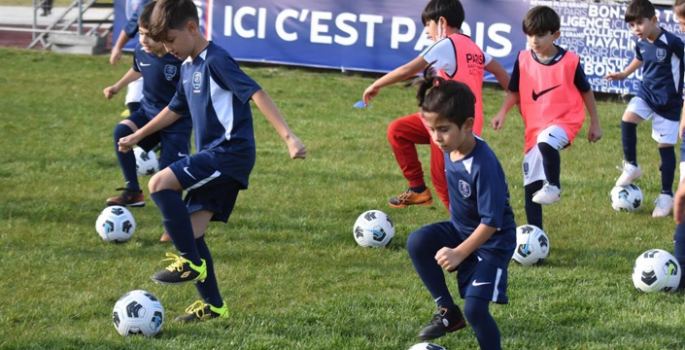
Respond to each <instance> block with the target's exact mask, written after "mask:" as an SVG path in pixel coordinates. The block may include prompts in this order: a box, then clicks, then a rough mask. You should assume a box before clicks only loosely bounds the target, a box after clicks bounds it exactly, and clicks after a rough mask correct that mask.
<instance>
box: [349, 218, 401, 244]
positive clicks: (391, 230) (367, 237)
mask: <svg viewBox="0 0 685 350" xmlns="http://www.w3.org/2000/svg"><path fill="white" fill-rule="evenodd" d="M352 234H353V235H354V239H355V240H356V241H357V243H358V244H359V245H360V246H362V247H385V246H387V245H388V244H389V243H390V241H392V239H393V237H395V225H393V223H392V221H391V220H390V217H389V216H388V215H386V214H385V213H384V212H382V211H380V210H369V211H366V212H364V213H362V214H361V215H359V217H358V218H357V221H356V222H355V223H354V227H353V228H352Z"/></svg>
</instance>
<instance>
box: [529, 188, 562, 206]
mask: <svg viewBox="0 0 685 350" xmlns="http://www.w3.org/2000/svg"><path fill="white" fill-rule="evenodd" d="M559 200H561V189H560V188H559V187H557V186H553V185H550V184H549V183H545V185H544V186H542V189H540V191H537V192H535V194H534V195H533V202H535V203H537V204H554V203H556V202H558V201H559Z"/></svg>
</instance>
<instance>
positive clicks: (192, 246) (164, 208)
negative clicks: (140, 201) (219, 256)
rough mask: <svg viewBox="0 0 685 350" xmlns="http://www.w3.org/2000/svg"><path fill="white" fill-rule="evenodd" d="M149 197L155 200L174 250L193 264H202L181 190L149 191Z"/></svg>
mask: <svg viewBox="0 0 685 350" xmlns="http://www.w3.org/2000/svg"><path fill="white" fill-rule="evenodd" d="M150 197H151V198H152V200H154V201H155V204H157V207H158V208H159V211H160V213H162V223H164V227H165V228H166V232H168V233H169V236H171V241H172V242H173V243H174V246H175V247H176V250H178V251H179V253H180V254H181V256H182V257H184V258H186V259H188V260H190V261H191V262H192V263H193V264H195V265H197V266H199V265H202V260H201V259H200V253H198V249H197V245H196V243H195V236H194V234H193V226H192V224H191V223H190V215H188V208H186V204H185V203H184V202H183V198H182V197H181V192H176V191H174V190H161V191H157V192H155V193H150Z"/></svg>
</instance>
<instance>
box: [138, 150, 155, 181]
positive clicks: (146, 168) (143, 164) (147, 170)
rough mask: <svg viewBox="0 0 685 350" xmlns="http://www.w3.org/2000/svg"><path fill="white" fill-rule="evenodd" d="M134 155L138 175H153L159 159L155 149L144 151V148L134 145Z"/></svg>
mask: <svg viewBox="0 0 685 350" xmlns="http://www.w3.org/2000/svg"><path fill="white" fill-rule="evenodd" d="M133 154H135V156H136V171H137V172H138V176H148V175H154V174H155V173H156V172H158V171H159V161H157V154H156V153H155V151H150V152H145V150H144V149H142V148H140V147H136V148H134V149H133Z"/></svg>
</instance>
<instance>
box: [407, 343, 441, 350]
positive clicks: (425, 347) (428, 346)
mask: <svg viewBox="0 0 685 350" xmlns="http://www.w3.org/2000/svg"><path fill="white" fill-rule="evenodd" d="M409 350H447V349H445V348H444V347H442V346H440V345H437V344H433V343H418V344H414V345H412V347H411V348H409Z"/></svg>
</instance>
